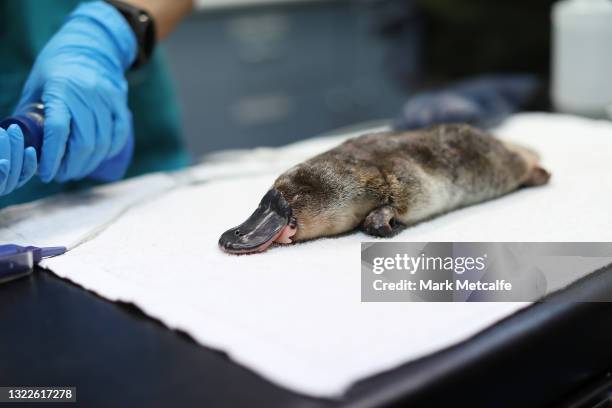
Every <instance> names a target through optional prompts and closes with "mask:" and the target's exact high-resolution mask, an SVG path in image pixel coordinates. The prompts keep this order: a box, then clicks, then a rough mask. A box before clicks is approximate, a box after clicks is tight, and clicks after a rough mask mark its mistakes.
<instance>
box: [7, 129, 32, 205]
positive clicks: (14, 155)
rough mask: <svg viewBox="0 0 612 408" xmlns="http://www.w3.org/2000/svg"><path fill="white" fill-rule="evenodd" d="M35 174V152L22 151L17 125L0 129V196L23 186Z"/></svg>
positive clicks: (20, 136) (29, 149)
mask: <svg viewBox="0 0 612 408" xmlns="http://www.w3.org/2000/svg"><path fill="white" fill-rule="evenodd" d="M34 173H36V150H34V148H33V147H28V148H26V149H24V144H23V134H22V133H21V129H20V128H19V126H17V125H11V126H9V128H8V129H7V130H5V129H2V128H0V196H3V195H6V194H10V193H11V192H12V191H13V190H15V189H17V188H19V187H21V186H23V185H24V184H25V183H26V182H27V181H28V180H29V179H30V178H32V176H33V175H34Z"/></svg>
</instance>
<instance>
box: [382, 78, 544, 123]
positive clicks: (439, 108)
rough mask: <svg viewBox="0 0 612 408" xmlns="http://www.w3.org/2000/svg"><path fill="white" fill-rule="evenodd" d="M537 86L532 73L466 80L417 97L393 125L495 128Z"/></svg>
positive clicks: (525, 99)
mask: <svg viewBox="0 0 612 408" xmlns="http://www.w3.org/2000/svg"><path fill="white" fill-rule="evenodd" d="M537 87H538V81H537V80H536V78H535V77H533V76H531V75H494V76H483V77H478V78H475V79H471V80H466V81H463V82H460V83H458V84H456V85H454V86H451V87H448V88H446V89H444V90H442V91H437V92H427V93H422V94H419V95H416V96H413V97H412V98H410V99H409V100H408V102H406V104H405V105H404V108H403V110H402V113H401V115H400V116H399V117H398V118H397V119H396V120H395V123H394V124H393V127H394V129H396V130H412V129H420V128H424V127H429V126H432V125H437V124H443V123H469V124H472V125H474V126H477V127H480V128H488V127H492V126H495V125H497V124H499V123H500V122H501V121H502V120H503V119H505V118H506V117H508V116H509V115H511V114H512V113H514V112H517V111H518V110H519V109H521V108H522V107H524V106H525V105H526V104H527V103H528V102H529V100H530V99H531V98H532V97H533V95H534V94H535V91H536V90H537Z"/></svg>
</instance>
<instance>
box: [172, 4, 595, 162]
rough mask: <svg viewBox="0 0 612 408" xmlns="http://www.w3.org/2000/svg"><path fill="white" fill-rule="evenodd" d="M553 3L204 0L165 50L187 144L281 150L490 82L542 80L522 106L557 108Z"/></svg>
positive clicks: (198, 151) (197, 149)
mask: <svg viewBox="0 0 612 408" xmlns="http://www.w3.org/2000/svg"><path fill="white" fill-rule="evenodd" d="M603 1H607V0H603ZM553 3H554V1H552V0H498V1H495V2H492V1H486V0H324V1H316V0H311V1H308V0H202V1H198V5H197V11H196V12H195V13H194V14H193V15H192V16H191V17H190V18H189V19H188V20H187V21H184V22H183V24H181V25H180V26H179V28H178V30H177V31H176V32H175V33H174V34H173V35H172V36H171V37H170V38H169V39H168V40H167V41H166V43H165V51H166V53H167V55H168V57H169V58H168V60H169V62H170V65H171V70H172V72H173V74H174V78H175V82H176V88H177V92H178V95H179V99H180V101H181V107H182V115H183V118H184V121H183V123H184V131H185V136H186V142H187V144H188V146H189V149H190V151H191V152H192V154H193V155H194V156H196V157H197V156H200V155H202V154H204V153H207V152H211V151H216V150H220V149H227V148H243V147H254V146H262V145H263V146H276V145H282V144H286V143H289V142H292V141H295V140H299V139H303V138H307V137H312V136H315V135H317V134H320V133H322V132H325V131H329V130H332V129H335V128H339V127H343V126H347V125H353V124H356V123H363V122H367V121H374V120H380V119H389V118H393V117H396V116H397V115H398V114H399V113H400V111H401V109H402V105H403V104H404V103H405V102H406V100H408V98H409V97H411V96H412V95H414V94H416V93H418V92H420V91H423V90H431V89H439V88H441V87H444V86H447V85H449V84H453V83H456V82H457V81H460V80H463V79H465V78H473V77H478V76H479V75H485V74H500V73H501V74H532V75H533V76H534V78H537V79H538V84H539V85H538V88H537V93H536V95H535V97H533V98H531V100H530V101H529V103H528V104H527V105H526V106H524V107H523V108H524V109H538V110H549V109H550V102H549V99H550V98H549V97H548V95H549V89H548V88H549V86H548V84H549V76H550V75H549V72H550V71H551V67H550V61H551V10H552V9H551V7H552V5H553Z"/></svg>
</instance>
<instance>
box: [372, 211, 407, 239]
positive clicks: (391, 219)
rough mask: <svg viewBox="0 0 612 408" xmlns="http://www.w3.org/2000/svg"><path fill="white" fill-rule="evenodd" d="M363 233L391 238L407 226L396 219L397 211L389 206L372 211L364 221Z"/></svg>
mask: <svg viewBox="0 0 612 408" xmlns="http://www.w3.org/2000/svg"><path fill="white" fill-rule="evenodd" d="M362 227H363V231H364V232H365V233H366V234H370V235H374V236H376V237H390V236H393V235H395V234H397V233H398V231H400V230H401V229H403V228H404V227H405V226H404V225H403V224H401V223H399V222H398V221H397V220H396V219H395V209H394V208H393V207H391V206H389V205H385V206H383V207H379V208H377V209H375V210H372V211H371V212H370V213H369V214H368V216H367V217H366V218H365V220H364V221H363V225H362Z"/></svg>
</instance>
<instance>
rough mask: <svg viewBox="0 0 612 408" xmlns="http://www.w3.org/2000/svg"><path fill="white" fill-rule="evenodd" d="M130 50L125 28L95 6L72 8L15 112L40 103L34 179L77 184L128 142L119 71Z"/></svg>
mask: <svg viewBox="0 0 612 408" xmlns="http://www.w3.org/2000/svg"><path fill="white" fill-rule="evenodd" d="M136 52H137V43H136V38H135V36H134V33H133V31H132V29H131V28H130V26H129V25H128V23H127V22H126V21H125V19H124V18H123V16H121V14H119V12H118V11H117V10H116V9H115V8H114V7H113V6H111V5H109V4H107V3H105V2H102V1H97V2H92V3H85V4H82V5H81V6H79V7H78V8H77V9H76V10H75V11H74V12H73V13H72V14H71V15H70V16H69V17H68V19H67V20H66V22H65V23H64V25H63V26H62V28H60V30H59V31H58V32H57V33H56V34H55V35H54V36H53V37H52V38H51V40H50V41H49V43H48V44H47V45H46V46H45V47H44V48H43V50H42V51H41V53H40V54H39V55H38V58H37V59H36V62H35V63H34V67H33V68H32V72H31V73H30V76H29V78H28V80H27V81H26V84H25V87H24V90H23V94H22V97H21V100H20V101H19V103H18V106H17V109H16V111H17V112H19V111H20V110H22V109H24V108H25V107H26V106H27V105H29V104H31V103H36V102H42V103H43V104H44V105H45V124H44V138H43V147H42V152H41V157H40V163H39V164H40V167H39V172H38V173H39V175H40V178H41V179H42V181H44V182H50V181H51V180H55V181H58V182H65V181H68V180H78V179H82V178H84V177H86V176H88V175H90V174H91V173H92V172H93V171H94V170H96V169H97V168H98V166H99V165H100V164H101V163H102V162H104V161H105V160H107V159H110V158H114V157H115V156H117V155H118V154H119V153H120V152H121V150H122V149H123V147H124V146H125V145H126V143H127V142H128V139H130V138H133V130H132V117H131V113H130V111H129V109H128V105H127V82H126V80H125V75H124V72H125V70H126V69H127V68H128V67H129V66H130V65H131V64H132V62H133V60H134V59H135V57H136ZM129 159H131V156H130V157H129V158H128V160H129ZM102 176H103V175H102Z"/></svg>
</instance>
